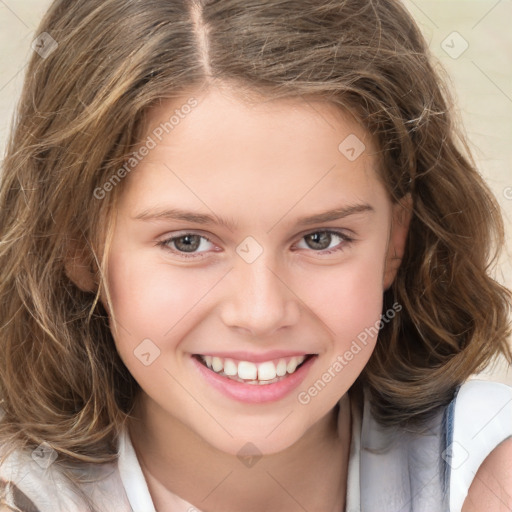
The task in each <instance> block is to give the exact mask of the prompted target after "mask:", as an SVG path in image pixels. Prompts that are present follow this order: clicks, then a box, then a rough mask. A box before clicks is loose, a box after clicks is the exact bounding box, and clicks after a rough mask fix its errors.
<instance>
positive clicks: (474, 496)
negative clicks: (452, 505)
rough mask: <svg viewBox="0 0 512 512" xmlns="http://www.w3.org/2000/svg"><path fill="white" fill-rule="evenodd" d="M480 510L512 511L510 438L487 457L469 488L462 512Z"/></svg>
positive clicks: (491, 511) (489, 511)
mask: <svg viewBox="0 0 512 512" xmlns="http://www.w3.org/2000/svg"><path fill="white" fill-rule="evenodd" d="M511 421H512V420H511ZM481 510H487V511H488V512H501V511H503V510H512V437H510V438H508V439H506V440H505V441H503V442H502V443H501V444H500V445H498V447H497V448H495V449H494V450H493V451H492V452H491V453H490V455H488V456H487V458H486V459H485V460H484V462H483V463H482V465H481V466H480V468H479V469H478V471H477V473H476V475H475V478H474V479H473V482H472V484H471V487H470V488H469V492H468V495H467V497H466V499H465V501H464V506H463V507H462V512H479V511H481Z"/></svg>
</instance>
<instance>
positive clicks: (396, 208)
mask: <svg viewBox="0 0 512 512" xmlns="http://www.w3.org/2000/svg"><path fill="white" fill-rule="evenodd" d="M412 206H413V204H412V197H411V194H406V195H405V196H404V197H403V198H402V199H401V200H400V201H399V202H398V203H395V204H393V212H392V223H391V233H390V237H389V245H388V252H387V255H386V264H385V270H384V278H383V287H384V290H387V289H388V288H389V287H390V286H391V285H392V284H393V281H394V280H395V277H396V274H397V273H398V269H399V268H400V265H401V264H402V259H403V257H404V252H405V243H406V241H407V234H408V232H409V225H410V223H411V218H412Z"/></svg>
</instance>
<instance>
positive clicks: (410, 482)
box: [360, 399, 455, 512]
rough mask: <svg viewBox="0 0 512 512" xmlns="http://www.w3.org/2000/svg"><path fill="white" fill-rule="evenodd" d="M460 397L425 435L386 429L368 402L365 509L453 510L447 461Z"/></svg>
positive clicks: (363, 473)
mask: <svg viewBox="0 0 512 512" xmlns="http://www.w3.org/2000/svg"><path fill="white" fill-rule="evenodd" d="M454 404H455V399H454V401H452V403H451V404H450V406H448V407H446V408H442V409H441V410H439V411H438V413H437V414H436V416H435V417H434V418H433V419H432V420H431V421H430V422H429V424H428V425H427V426H426V427H425V431H424V432H423V433H413V432H406V431H404V430H397V429H393V430H391V429H385V428H383V427H381V426H380V425H379V424H378V423H377V422H376V421H375V419H374V418H373V416H372V415H371V414H370V412H369V403H368V401H367V400H365V404H364V413H363V421H362V428H361V452H360V479H361V480H360V488H361V490H362V492H361V511H365V512H374V511H375V512H377V511H378V512H448V511H449V482H448V475H449V466H448V465H447V463H446V460H445V458H443V453H444V452H445V450H446V447H447V446H448V444H449V443H448V439H449V438H450V436H451V429H450V428H448V429H447V428H446V427H447V426H448V425H451V423H450V421H449V418H450V417H452V416H453V406H454Z"/></svg>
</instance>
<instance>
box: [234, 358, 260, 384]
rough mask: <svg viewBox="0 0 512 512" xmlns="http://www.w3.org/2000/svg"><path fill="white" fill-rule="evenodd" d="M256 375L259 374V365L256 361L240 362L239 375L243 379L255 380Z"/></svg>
mask: <svg viewBox="0 0 512 512" xmlns="http://www.w3.org/2000/svg"><path fill="white" fill-rule="evenodd" d="M256 375H258V367H257V366H256V365H255V364H254V363H249V362H248V361H240V362H239V363H238V376H239V377H240V378H241V379H247V380H254V379H255V378H256Z"/></svg>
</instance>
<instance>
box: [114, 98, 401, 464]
mask: <svg viewBox="0 0 512 512" xmlns="http://www.w3.org/2000/svg"><path fill="white" fill-rule="evenodd" d="M191 96H193V97H194V98H195V100H193V101H191V100H190V97H184V98H183V101H181V102H173V103H170V102H168V103H162V104H161V105H159V106H158V107H155V108H154V110H152V111H151V112H150V115H149V117H148V119H147V121H148V124H147V126H148V132H147V137H150V138H151V139H152V141H153V142H154V143H155V144H153V143H151V142H150V143H149V144H148V143H147V141H148V140H149V139H145V141H146V146H147V147H150V149H149V150H148V152H147V154H146V155H145V156H144V157H143V158H142V160H141V161H140V163H138V165H137V166H136V168H135V169H134V170H133V171H131V172H130V174H129V175H127V176H126V177H125V178H124V179H125V180H126V181H125V182H124V183H123V186H124V187H125V188H124V190H123V193H122V195H121V198H120V204H119V208H118V212H117V218H116V227H115V232H114V235H113V240H112V245H111V249H110V253H109V263H108V285H109V289H110V293H111V299H112V306H113V309H114V313H115V319H116V322H115V324H114V323H113V322H112V323H111V328H112V330H113V334H114V339H115V343H116V346H117V349H118V351H119V354H120V356H121V358H122V359H123V361H124V363H125V365H126V366H127V368H128V369H129V371H130V372H131V374H132V375H133V376H134V378H135V379H136V380H137V381H138V383H139V384H140V386H141V388H142V395H141V400H142V401H143V402H144V403H145V410H146V411H150V414H152V415H154V418H159V420H158V421H162V422H165V421H167V420H169V421H172V422H176V421H178V422H180V423H181V424H182V425H184V426H185V427H186V428H187V429H190V431H192V432H194V433H195V434H197V435H198V436H200V437H201V438H202V439H203V440H205V441H206V442H207V443H209V444H210V445H212V446H214V447H216V448H217V449H220V450H222V451H225V452H228V453H232V454H236V453H237V452H238V450H239V449H240V447H241V446H243V445H244V444H245V443H246V442H252V443H253V444H255V445H256V446H257V447H258V449H259V450H260V451H261V452H262V453H274V452H277V451H280V450H283V449H285V448H287V447H288V446H290V445H292V444H293V443H295V442H297V441H298V440H299V439H300V438H301V437H302V436H304V434H305V433H306V432H307V431H308V429H310V428H311V427H312V426H313V425H315V424H316V423H317V422H319V421H320V420H321V419H322V418H325V417H326V415H328V414H329V412H330V411H331V410H332V409H333V407H334V406H335V405H336V402H337V401H338V400H339V399H340V397H341V396H343V394H344V393H345V392H346V391H347V390H348V388H349V387H350V386H351V384H352V383H353V382H354V381H355V379H356V378H357V376H358V375H359V374H360V372H361V371H362V369H363V368H364V366H365V364H366V363H367V361H368V358H369V357H370V355H371V352H372V350H373V348H374V346H375V343H376V337H375V335H374V334H370V335H368V332H369V331H368V329H369V328H371V327H374V326H375V325H376V324H377V325H378V323H379V320H380V318H381V313H382V298H383V292H384V290H385V288H387V287H388V286H389V285H390V283H391V280H392V278H393V273H394V271H393V268H392V266H393V263H392V262H394V261H395V260H394V259H393V258H394V257H395V256H396V255H399V254H400V253H401V251H402V246H403V241H404V239H405V236H406V226H405V224H404V223H403V222H402V223H401V222H400V221H399V218H400V215H399V209H398V208H397V207H396V206H394V205H393V204H392V203H391V201H390V199H389V198H388V196H387V194H386V191H385V189H384V186H383V185H382V183H381V182H380V181H379V179H378V176H377V169H376V161H375V159H374V157H373V156H372V152H373V151H374V150H373V146H372V143H371V140H370V139H369V136H368V135H367V134H366V133H365V132H364V130H362V129H361V128H360V127H359V126H358V125H357V124H356V123H355V122H354V121H353V120H351V119H350V118H349V117H348V116H344V115H341V114H340V113H339V112H338V111H336V110H335V109H334V107H332V106H330V105H328V104H326V103H321V102H311V101H308V102H305V101H301V100H299V99H296V100H279V101H273V102H260V103H252V104H248V103H246V102H243V101H242V100H239V99H236V98H235V96H233V95H231V94H230V93H229V91H228V90H222V91H221V90H219V89H212V90H210V91H209V92H207V93H203V94H196V95H191ZM187 100H188V101H189V103H188V104H189V105H193V107H192V108H190V109H188V108H187V109H184V108H182V109H181V110H180V106H182V105H185V104H187ZM176 109H178V110H180V112H181V115H179V116H177V117H176V119H178V118H179V122H176V119H175V122H174V124H172V129H171V128H169V126H170V125H169V119H170V118H171V116H172V115H173V114H175V112H176ZM184 112H186V114H185V113H184ZM166 122H167V123H168V124H167V131H166V130H165V129H164V130H162V126H163V125H162V123H166ZM347 137H348V139H347ZM160 139H161V140H160ZM344 141H345V142H344ZM340 143H341V145H340ZM363 144H364V146H363ZM153 146H154V147H153ZM364 147H365V149H364V150H363V148H364ZM143 152H144V153H146V152H145V151H143ZM359 153H360V154H359ZM326 212H330V213H326ZM315 217H316V218H315ZM365 330H366V331H365ZM363 332H366V339H365V343H363V342H361V341H360V340H361V339H362V338H364V336H363V337H362V336H361V334H362V333H363ZM371 332H372V333H373V332H375V329H373V331H371ZM358 336H359V338H358ZM358 340H359V341H358ZM354 342H355V344H354ZM356 346H357V347H358V349H357V348H355V347H356ZM350 354H351V356H350ZM300 363H302V364H300ZM208 364H210V365H211V366H212V367H211V368H209V367H208ZM297 364H299V366H298V368H297V369H296V370H295V371H293V368H294V366H296V365H297ZM226 374H230V375H226ZM260 382H261V383H260ZM269 382H270V383H269ZM315 390H316V391H315ZM276 426H278V427H276Z"/></svg>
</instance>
